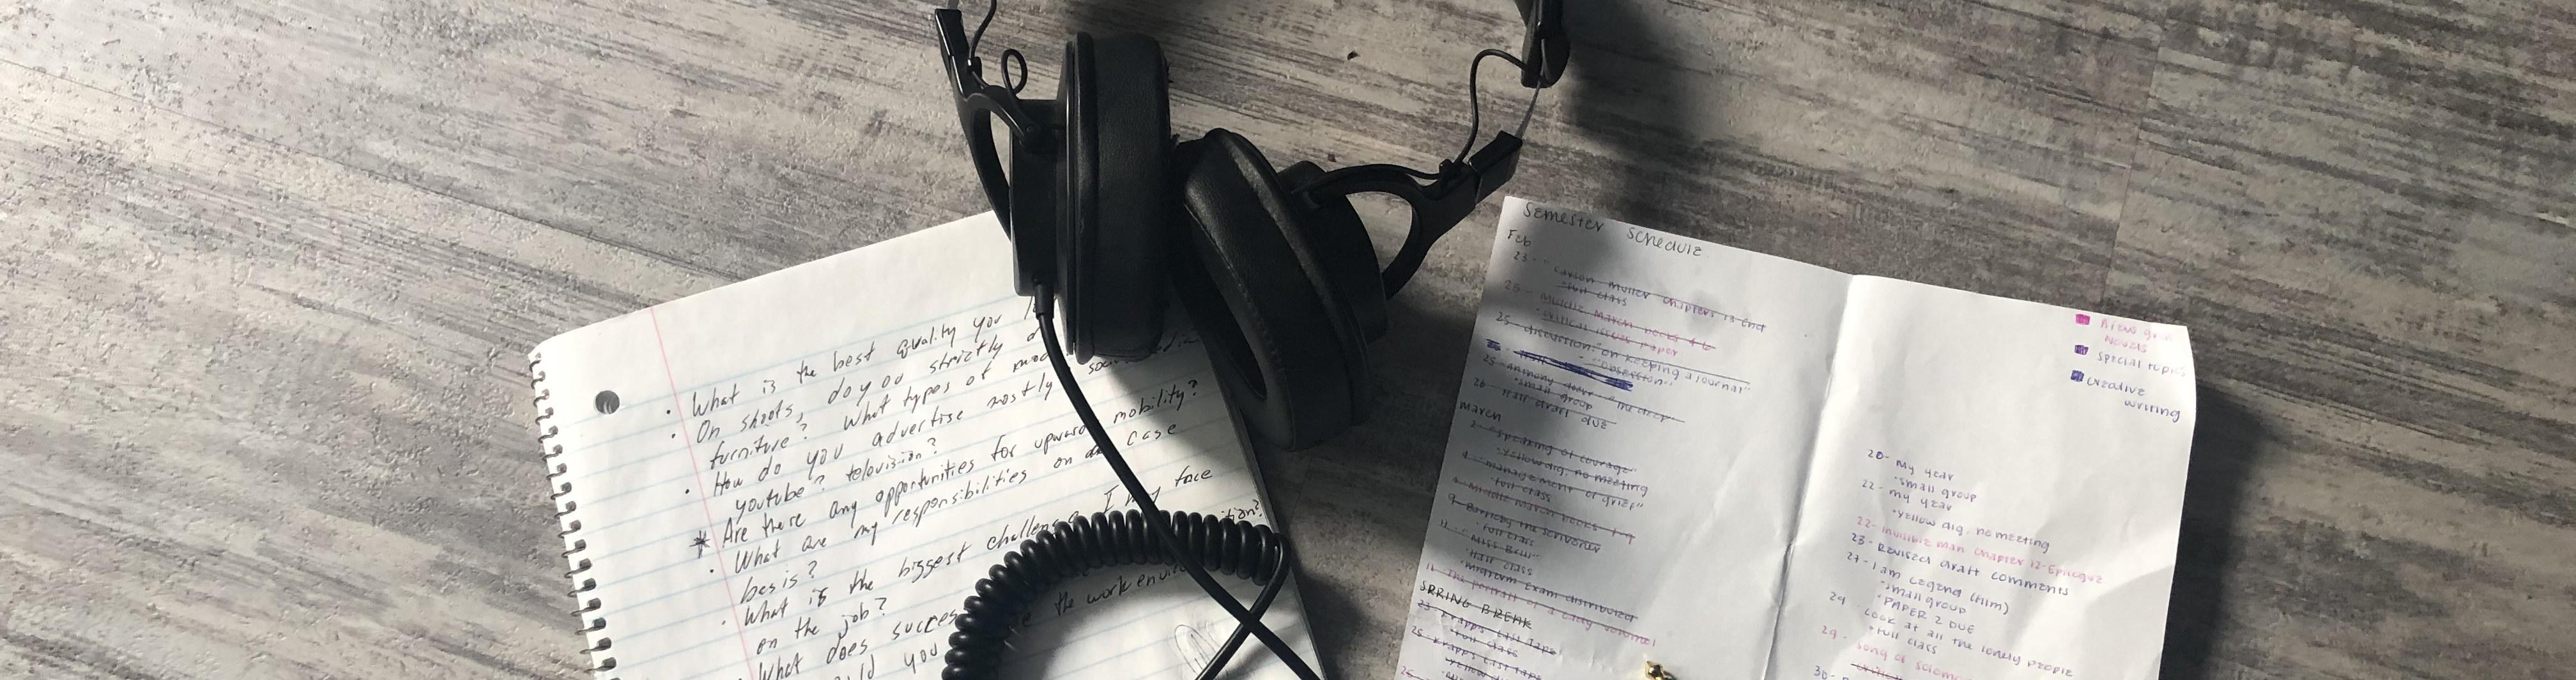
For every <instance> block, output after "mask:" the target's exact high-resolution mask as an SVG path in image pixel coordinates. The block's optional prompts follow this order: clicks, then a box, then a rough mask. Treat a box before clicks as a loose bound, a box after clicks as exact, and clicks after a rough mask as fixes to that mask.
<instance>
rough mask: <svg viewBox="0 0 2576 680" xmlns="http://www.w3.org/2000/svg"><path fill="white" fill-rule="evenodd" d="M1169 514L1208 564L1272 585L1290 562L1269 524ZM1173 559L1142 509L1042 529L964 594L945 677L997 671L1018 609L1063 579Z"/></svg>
mask: <svg viewBox="0 0 2576 680" xmlns="http://www.w3.org/2000/svg"><path fill="white" fill-rule="evenodd" d="M1171 517H1172V529H1173V531H1174V532H1175V533H1178V534H1179V535H1180V536H1181V543H1182V546H1181V549H1182V550H1186V551H1188V552H1189V553H1190V554H1192V555H1196V556H1197V557H1198V559H1199V563H1200V564H1201V565H1203V566H1205V567H1207V569H1208V570H1209V571H1213V572H1220V573H1224V574H1227V575H1230V576H1235V577H1238V578H1243V579H1247V580H1250V581H1252V582H1253V583H1255V584H1261V585H1268V584H1269V583H1270V582H1271V581H1272V580H1273V579H1277V578H1280V573H1281V572H1282V571H1283V570H1285V569H1286V568H1287V549H1286V547H1285V543H1283V542H1282V541H1281V540H1280V538H1279V533H1278V532H1276V531H1273V530H1271V528H1270V527H1268V526H1264V525H1259V524H1253V523H1251V522H1246V521H1243V520H1225V519H1219V518H1217V517H1214V516H1210V515H1201V514H1198V513H1195V512H1174V513H1171ZM1172 563H1173V560H1172V554H1171V553H1170V552H1167V551H1165V550H1164V549H1163V548H1162V546H1161V545H1159V544H1158V543H1157V542H1156V541H1155V539H1154V534H1153V532H1152V530H1151V529H1150V528H1148V526H1147V525H1146V524H1145V514H1144V513H1143V512H1141V511H1137V510H1127V511H1124V512H1119V513H1114V514H1113V513H1098V512H1095V513H1092V514H1090V515H1085V516H1082V517H1077V518H1075V519H1074V520H1073V521H1071V522H1057V523H1055V525H1054V526H1051V527H1048V528H1046V529H1043V530H1040V531H1039V532H1038V533H1037V535H1036V536H1032V537H1030V538H1029V539H1028V540H1025V541H1021V542H1020V547H1019V549H1018V550H1013V551H1011V552H1010V553H1009V554H1007V555H1003V556H1002V563H1001V564H998V565H994V566H993V570H992V571H991V572H989V573H988V575H987V576H986V577H985V578H984V579H983V580H981V581H976V582H975V594H974V595H969V596H966V604H965V607H964V609H965V612H964V613H963V614H960V615H958V617H957V632H955V633H950V634H949V635H948V656H947V661H948V667H947V669H946V670H945V671H942V672H941V673H940V677H941V678H942V679H943V680H992V679H993V678H995V677H997V675H998V669H999V668H1000V666H1001V662H1002V645H1003V643H1004V642H1005V641H1007V640H1009V639H1010V637H1011V633H1012V631H1013V628H1014V627H1015V626H1016V624H1017V623H1018V622H1019V620H1020V617H1021V615H1022V614H1024V613H1026V612H1027V611H1028V608H1029V607H1030V606H1031V605H1032V604H1034V603H1036V602H1037V601H1038V596H1040V595H1044V594H1046V593H1047V592H1048V591H1050V590H1053V589H1055V588H1056V587H1057V586H1061V585H1064V583H1065V582H1066V581H1070V580H1073V579H1074V578H1075V577H1079V576H1082V575H1084V574H1087V573H1090V572H1091V571H1092V570H1095V569H1099V568H1102V567H1117V566H1131V565H1140V564H1172ZM1265 604H1266V602H1265ZM1237 637H1241V636H1239V635H1238V636H1237ZM1237 644H1240V643H1239V642H1238V643H1237ZM1222 664H1223V661H1222V660H1220V661H1219V662H1218V664H1217V665H1220V666H1221V665H1222Z"/></svg>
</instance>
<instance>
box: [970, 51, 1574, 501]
mask: <svg viewBox="0 0 2576 680" xmlns="http://www.w3.org/2000/svg"><path fill="white" fill-rule="evenodd" d="M1518 5H1519V9H1520V12H1521V15H1522V18H1523V20H1524V21H1525V23H1526V24H1527V27H1528V31H1527V35H1526V41H1525V44H1524V53H1525V54H1528V55H1530V58H1529V59H1528V60H1526V61H1523V60H1521V59H1517V58H1514V57H1513V56H1512V55H1510V54H1508V53H1504V52H1501V51H1499V50H1487V51H1486V52H1485V53H1482V54H1479V55H1478V63H1481V60H1482V58H1483V57H1484V56H1489V55H1499V56H1501V57H1502V58H1503V59H1505V60H1506V61H1510V62H1513V63H1515V64H1518V65H1520V66H1521V83H1522V85H1523V86H1525V87H1529V88H1533V89H1536V88H1544V87H1547V86H1550V85H1553V84H1555V82H1556V80H1557V78H1558V77H1559V76H1560V75H1562V74H1563V72H1564V69H1565V64H1566V61H1567V50H1568V46H1569V45H1570V42H1569V41H1568V40H1567V39H1566V36H1565V29H1564V20H1563V14H1564V9H1563V5H1562V4H1561V0H1518ZM933 20H934V22H935V23H936V24H937V26H938V31H939V40H940V52H941V57H942V59H943V61H944V62H945V64H946V66H947V70H948V77H949V81H950V83H951V84H952V85H954V86H955V87H956V94H957V114H958V118H959V120H960V122H961V124H963V125H964V126H965V132H966V140H967V149H968V152H969V153H970V154H971V155H972V157H973V159H974V163H975V170H976V173H977V175H978V176H979V178H980V179H981V180H982V182H983V187H984V193H985V196H986V198H987V199H988V200H989V201H991V202H992V205H993V209H994V211H995V214H996V217H998V218H999V220H1000V222H1001V223H1002V228H1003V230H1004V232H1005V233H1007V234H1008V235H1009V236H1010V239H1011V249H1012V259H1013V266H1014V268H1015V269H1016V271H1017V286H1018V291H1019V293H1020V294H1021V295H1027V296H1032V297H1035V298H1038V303H1039V304H1041V305H1050V304H1060V305H1061V310H1062V311H1061V316H1062V317H1063V319H1064V321H1065V325H1066V330H1065V341H1066V343H1067V344H1068V345H1069V347H1070V349H1071V351H1072V353H1073V355H1074V356H1075V357H1076V358H1077V360H1082V361H1087V360H1089V359H1090V358H1091V357H1093V356H1102V357H1112V358H1122V359H1124V358H1141V357H1144V356H1146V355H1147V354H1150V353H1152V352H1153V351H1154V350H1155V347H1156V345H1157V343H1159V342H1160V341H1161V339H1162V335H1163V328H1162V326H1163V319H1164V318H1165V316H1164V313H1165V306H1166V305H1167V304H1169V302H1170V301H1167V300H1166V299H1165V291H1167V290H1168V291H1171V293H1172V294H1173V297H1176V298H1178V303H1179V304H1180V305H1181V307H1182V310H1183V312H1185V314H1186V315H1187V317H1188V318H1189V319H1190V320H1191V322H1192V323H1193V324H1194V325H1195V326H1196V327H1197V329H1198V330H1199V335H1200V339H1201V341H1202V342H1204V343H1206V345H1207V347H1208V354H1209V359H1210V362H1211V363H1212V364H1213V368H1214V370H1215V371H1216V374H1217V382H1218V383H1219V384H1221V385H1223V386H1224V389H1225V390H1226V396H1227V398H1228V399H1229V400H1231V401H1232V403H1233V404H1234V405H1235V406H1236V408H1238V409H1240V411H1241V412H1242V413H1243V416H1244V419H1245V421H1246V423H1247V424H1248V425H1249V426H1250V427H1251V429H1252V430H1253V431H1254V433H1255V434H1257V435H1258V436H1259V437H1260V438H1261V439H1262V441H1263V442H1264V443H1266V444H1269V445H1271V446H1274V447H1278V448H1281V449H1286V450H1296V449H1302V448H1306V447H1309V446H1313V445H1315V444H1316V443H1319V442H1322V441H1323V440H1324V439H1326V438H1329V437H1331V436H1333V435H1335V434H1338V433H1340V432H1342V431H1343V430H1345V429H1348V428H1349V427H1351V426H1352V425H1356V424H1358V423H1359V422H1361V421H1362V419H1363V418H1364V416H1365V414H1366V413H1367V412H1368V411H1369V408H1370V406H1371V403H1370V402H1371V396H1370V390H1369V389H1368V388H1367V375H1368V342H1369V341H1370V340H1373V339H1375V338H1377V337H1379V336H1381V335H1383V334H1385V332H1386V325H1387V313H1386V299H1387V298H1388V297H1390V296H1392V295H1394V294H1395V292H1396V291H1397V290H1398V289H1401V288H1403V286H1404V284H1405V282H1406V281H1408V280H1410V279H1411V278H1412V276H1413V273H1414V271H1415V270H1416V269H1418V268H1420V267H1421V265H1422V259H1423V257H1424V256H1425V255H1426V254H1428V253H1429V251H1430V249H1431V245H1432V243H1433V242H1434V241H1437V240H1438V239H1439V238H1440V237H1441V236H1442V235H1444V234H1446V233H1448V231H1449V230H1450V229H1451V228H1454V227H1456V226H1457V224H1458V222H1459V221H1460V220H1463V219H1465V218H1466V217H1467V215H1468V214H1469V213H1471V212H1473V211H1474V210H1475V207H1476V205H1477V204H1478V203H1481V202H1482V201H1484V199H1485V198H1486V197H1487V196H1490V195H1492V194H1493V192H1494V191H1495V190H1496V189H1498V188H1500V187H1501V186H1502V184H1503V183H1504V182H1505V181H1507V180H1509V179H1511V176H1512V173H1513V170H1514V169H1515V167H1516V165H1517V164H1518V161H1519V158H1520V147H1521V140H1520V138H1519V137H1518V136H1515V135H1513V134H1511V133H1508V132H1498V133H1496V134H1495V136H1494V138H1493V140H1492V141H1490V142H1487V143H1486V144H1485V145H1484V146H1483V147H1482V148H1479V149H1477V150H1476V151H1475V153H1473V154H1472V155H1470V154H1466V153H1464V152H1463V151H1462V152H1461V154H1460V156H1459V157H1458V158H1455V159H1447V160H1443V161H1442V162H1441V164H1440V168H1439V170H1438V171H1437V172H1429V173H1426V172H1421V171H1417V170H1413V169H1411V168H1406V167H1402V166H1397V165H1388V164H1373V165H1359V166H1353V167H1347V168H1340V169H1335V170H1330V171H1327V170H1324V169H1323V168H1321V167H1319V166H1317V165H1316V164H1315V163H1313V162H1299V163H1297V164H1294V165H1290V166H1288V167H1287V168H1286V169H1285V170H1275V169H1274V166H1272V165H1271V163H1270V161H1269V159H1267V158H1264V157H1263V156H1262V154H1261V151H1260V149H1257V148H1255V147H1254V146H1253V145H1252V142H1251V141H1250V140H1247V139H1245V138H1244V137H1243V136H1242V135H1239V134H1236V133H1234V132H1232V131H1229V130H1225V129H1223V128H1218V129H1212V130H1209V131H1207V133H1206V134H1204V135H1202V136H1200V137H1198V138H1197V139H1193V140H1188V141H1180V142H1177V143H1176V142H1175V137H1174V135H1173V133H1172V129H1171V121H1170V115H1171V113H1170V112H1171V109H1170V94H1169V92H1168V91H1167V90H1166V87H1167V82H1168V80H1167V79H1166V77H1165V64H1164V60H1163V51H1162V47H1161V46H1160V45H1159V44H1158V43H1156V42H1155V41H1154V39H1153V38H1150V37H1146V36H1141V35H1104V36H1093V35H1091V34H1089V33H1077V34H1075V35H1074V37H1073V39H1072V40H1070V41H1068V42H1066V43H1065V48H1064V69H1063V77H1062V78H1061V79H1060V80H1059V83H1058V88H1057V90H1056V96H1055V98H1054V99H1044V100H1041V99H1022V98H1021V97H1020V96H1019V92H1018V90H1019V86H1020V85H1025V84H1026V72H1027V64H1026V59H1025V58H1022V57H1020V55H1019V53H1018V52H1016V51H1006V52H1004V53H1003V55H1002V57H1003V58H1002V60H1001V71H1002V73H1001V75H1002V79H1003V80H1004V81H1005V83H1004V84H1003V85H997V84H992V83H988V82H986V81H985V80H984V78H983V68H982V66H983V62H982V61H981V60H980V58H978V57H977V56H976V54H975V50H976V48H977V46H978V44H979V43H980V41H981V40H982V35H983V30H984V27H985V26H987V25H990V24H991V22H992V13H991V10H989V9H988V10H987V12H986V14H985V17H984V20H983V24H982V25H978V26H977V27H976V29H975V34H974V36H973V37H971V38H970V37H969V36H968V35H967V33H966V30H965V29H966V27H965V18H964V15H962V14H961V13H959V12H958V10H956V9H954V8H949V9H940V10H936V11H934V12H933ZM1014 59H1017V60H1019V61H1020V62H1021V63H1020V67H1021V68H1020V71H1021V73H1022V79H1021V82H1019V83H1017V84H1012V83H1010V82H1009V81H1010V65H1011V64H1010V62H1011V61H1012V60H1014ZM1469 74H1470V75H1469V90H1468V92H1469V100H1470V105H1471V107H1470V110H1471V112H1472V111H1473V110H1474V97H1475V94H1474V93H1475V90H1474V69H1473V68H1471V69H1470V70H1469ZM1005 85H1009V86H1007V87H1006V86H1005ZM1533 96H1535V93H1533ZM1533 103H1535V99H1533ZM996 120H998V121H1000V122H1001V123H1002V125H1003V126H1004V127H1005V128H1007V130H1008V132H1009V134H1010V140H1009V141H1010V143H1009V144H1007V146H1006V148H1007V153H1008V156H1009V159H1008V161H1007V162H1008V165H1007V167H1006V166H1005V165H1004V163H1005V161H1004V159H1003V155H1004V153H1005V146H1003V145H997V144H996V140H995V135H994V129H993V122H994V121H996ZM1474 134H1475V133H1474V131H1473V125H1471V127H1470V132H1469V136H1470V137H1471V139H1470V140H1469V143H1470V144H1473V143H1474V140H1473V139H1472V137H1473V136H1474ZM1370 192H1376V193H1385V194H1389V195H1392V196H1394V197H1396V198H1397V199H1399V200H1401V201H1403V202H1404V203H1405V204H1406V205H1407V206H1409V207H1410V208H1411V209H1412V211H1413V220H1412V224H1411V226H1410V229H1409V231H1408V233H1407V234H1406V236H1405V240H1404V245H1403V246H1402V247H1401V248H1399V249H1398V250H1397V252H1396V253H1395V256H1394V257H1393V258H1392V259H1390V260H1389V261H1388V263H1387V266H1386V267H1385V268H1384V269H1383V270H1381V269H1380V268H1379V267H1378V262H1377V256H1376V253H1375V252H1374V250H1373V249H1372V247H1371V245H1370V242H1369V236H1368V232H1367V229H1366V228H1365V227H1364V226H1363V225H1362V224H1361V222H1360V219H1359V215H1358V213H1357V212H1356V211H1354V210H1353V209H1352V207H1351V202H1350V198H1349V197H1350V196H1351V195H1352V194H1358V193H1370ZM1050 298H1051V300H1050Z"/></svg>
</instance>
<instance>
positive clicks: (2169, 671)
mask: <svg viewBox="0 0 2576 680" xmlns="http://www.w3.org/2000/svg"><path fill="white" fill-rule="evenodd" d="M2264 438H2265V436H2264V430H2263V424H2262V422H2261V421H2260V420H2258V419H2256V418H2255V417H2254V414H2253V413H2252V412H2250V411H2248V410H2246V408H2245V405H2244V404H2243V403H2241V402H2239V401H2238V400H2237V399H2236V398H2235V397H2231V396H2228V395H2226V394H2223V393H2220V392H2219V391H2218V390H2216V389H2214V388H2211V387H2208V386H2206V385H2204V386H2202V387H2201V388H2200V418H2199V420H2198V422H2197V423H2196V424H2195V425H2194V427H2193V428H2192V433H2191V471H2190V473H2189V476H2188V477H2187V479H2186V481H2185V482H2184V485H2183V497H2182V537H2181V540H2180V543H2179V545H2177V546H2176V548H2175V550H2174V583H2173V596H2172V597H2173V599H2172V601H2171V604H2170V606H2169V607H2168V609H2167V612H2166V617H2165V654H2164V667H2163V669H2162V673H2161V675H2162V677H2164V678H2166V680H2204V679H2206V678H2209V677H2211V671H2210V665H2211V664H2210V662H2211V657H2212V656H2213V655H2214V654H2215V653H2216V649H2215V646H2216V644H2215V643H2216V641H2217V637H2218V626H2219V622H2220V619H2221V618H2222V617H2224V616H2225V610H2226V607H2225V606H2224V605H2225V604H2226V597H2227V588H2226V585H2227V584H2226V574H2227V573H2228V571H2229V569H2228V568H2229V566H2230V565H2232V564H2234V562H2235V560H2236V554H2235V549H2234V547H2233V546H2234V545H2235V542H2236V541H2235V539H2236V536H2234V535H2233V534H2234V532H2235V527H2236V523H2237V518H2238V517H2239V516H2241V515H2242V514H2243V512H2244V504H2245V497H2246V494H2247V489H2246V483H2247V479H2248V477H2249V476H2250V475H2251V474H2252V473H2253V469H2254V464H2255V459H2256V458H2257V457H2258V456H2259V455H2261V451H2262V446H2261V443H2262V441H2263V439H2264Z"/></svg>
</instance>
